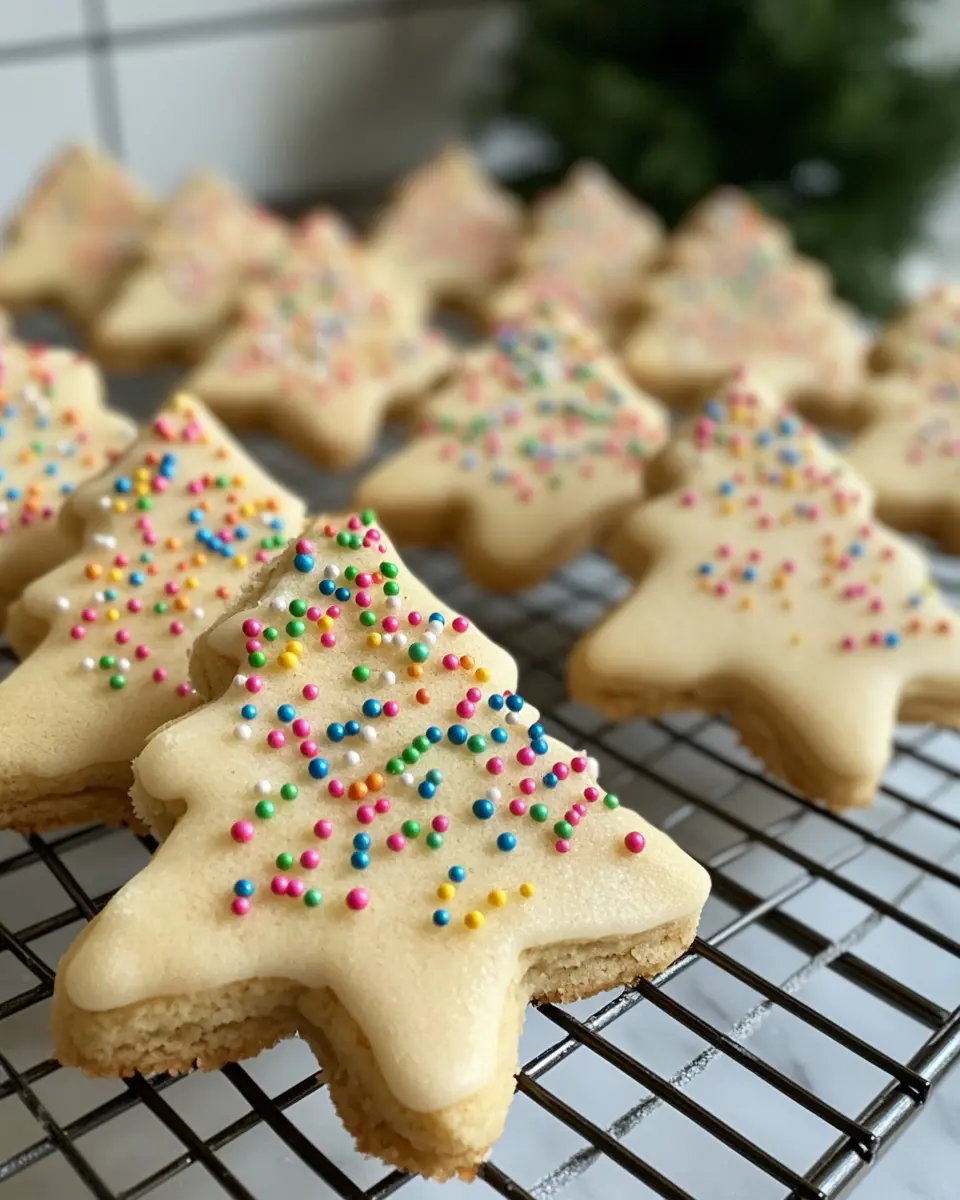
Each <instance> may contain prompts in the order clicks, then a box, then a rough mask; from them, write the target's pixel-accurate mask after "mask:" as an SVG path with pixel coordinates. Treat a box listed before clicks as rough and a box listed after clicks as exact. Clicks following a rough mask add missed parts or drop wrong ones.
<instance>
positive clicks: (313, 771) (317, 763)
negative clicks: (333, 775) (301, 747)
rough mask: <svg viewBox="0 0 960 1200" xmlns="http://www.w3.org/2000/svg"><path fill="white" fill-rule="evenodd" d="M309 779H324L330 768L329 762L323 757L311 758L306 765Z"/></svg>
mask: <svg viewBox="0 0 960 1200" xmlns="http://www.w3.org/2000/svg"><path fill="white" fill-rule="evenodd" d="M307 770H308V771H309V772H310V778H311V779H325V778H326V776H327V772H328V771H329V770H330V764H329V763H328V762H327V760H326V759H325V758H311V759H310V765H309V766H308V767H307Z"/></svg>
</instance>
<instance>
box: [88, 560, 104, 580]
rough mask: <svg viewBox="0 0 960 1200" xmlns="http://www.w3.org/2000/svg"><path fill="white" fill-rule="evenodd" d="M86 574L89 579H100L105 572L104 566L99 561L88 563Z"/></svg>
mask: <svg viewBox="0 0 960 1200" xmlns="http://www.w3.org/2000/svg"><path fill="white" fill-rule="evenodd" d="M84 574H85V575H86V577H87V578H88V579H99V578H100V576H101V575H102V574H103V567H101V566H100V564H99V563H87V567H86V570H85V571H84Z"/></svg>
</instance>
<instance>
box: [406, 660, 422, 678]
mask: <svg viewBox="0 0 960 1200" xmlns="http://www.w3.org/2000/svg"><path fill="white" fill-rule="evenodd" d="M407 674H408V675H409V676H410V678H411V679H422V678H423V667H421V666H420V664H419V663H411V664H410V666H409V667H407Z"/></svg>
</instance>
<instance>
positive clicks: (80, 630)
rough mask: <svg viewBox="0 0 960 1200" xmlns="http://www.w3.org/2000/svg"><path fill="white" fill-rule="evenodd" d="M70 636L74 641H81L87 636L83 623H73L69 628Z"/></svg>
mask: <svg viewBox="0 0 960 1200" xmlns="http://www.w3.org/2000/svg"><path fill="white" fill-rule="evenodd" d="M70 636H71V637H72V638H73V640H74V641H75V642H79V641H82V640H83V638H85V637H86V636H87V631H86V628H85V627H84V626H83V625H74V627H73V628H72V629H71V630H70Z"/></svg>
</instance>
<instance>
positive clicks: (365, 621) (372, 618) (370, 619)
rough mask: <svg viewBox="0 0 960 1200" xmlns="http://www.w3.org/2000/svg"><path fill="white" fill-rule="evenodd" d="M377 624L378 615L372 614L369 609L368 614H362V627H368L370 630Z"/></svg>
mask: <svg viewBox="0 0 960 1200" xmlns="http://www.w3.org/2000/svg"><path fill="white" fill-rule="evenodd" d="M376 623H377V614H376V613H372V612H371V611H370V610H369V609H367V610H366V612H362V613H361V614H360V624H361V625H366V626H367V627H368V628H369V627H370V626H371V625H376Z"/></svg>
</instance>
